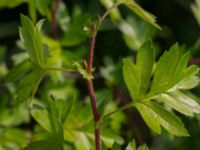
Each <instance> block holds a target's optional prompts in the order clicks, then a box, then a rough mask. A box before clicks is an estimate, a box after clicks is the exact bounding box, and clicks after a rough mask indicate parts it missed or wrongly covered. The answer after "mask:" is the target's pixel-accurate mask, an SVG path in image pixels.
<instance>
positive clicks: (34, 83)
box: [16, 68, 46, 103]
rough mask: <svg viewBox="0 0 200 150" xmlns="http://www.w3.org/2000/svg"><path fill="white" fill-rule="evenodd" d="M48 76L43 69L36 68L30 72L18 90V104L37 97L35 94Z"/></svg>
mask: <svg viewBox="0 0 200 150" xmlns="http://www.w3.org/2000/svg"><path fill="white" fill-rule="evenodd" d="M45 74H46V70H44V69H41V68H36V69H35V70H33V71H32V72H30V73H29V74H28V75H27V76H25V77H24V79H23V80H21V82H20V83H19V86H18V88H17V100H16V102H17V103H18V102H23V101H26V100H28V99H29V97H32V98H33V96H34V95H35V92H36V90H37V88H38V86H39V84H40V82H41V80H42V78H43V77H44V75H45Z"/></svg>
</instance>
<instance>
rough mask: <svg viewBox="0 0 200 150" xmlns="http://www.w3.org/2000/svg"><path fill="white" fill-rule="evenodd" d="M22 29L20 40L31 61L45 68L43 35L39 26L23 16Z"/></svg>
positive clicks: (20, 29)
mask: <svg viewBox="0 0 200 150" xmlns="http://www.w3.org/2000/svg"><path fill="white" fill-rule="evenodd" d="M21 24H22V27H20V28H19V32H20V38H21V41H22V43H23V44H24V47H25V49H26V50H27V52H28V54H29V56H30V59H31V61H32V62H33V63H34V64H36V65H39V66H41V67H43V66H44V56H43V50H42V42H41V35H40V33H39V29H38V27H37V26H34V24H33V22H32V21H31V20H30V19H29V18H28V17H26V16H24V15H21Z"/></svg>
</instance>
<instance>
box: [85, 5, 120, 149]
mask: <svg viewBox="0 0 200 150" xmlns="http://www.w3.org/2000/svg"><path fill="white" fill-rule="evenodd" d="M118 5H119V4H118V3H116V4H114V5H113V6H112V7H110V9H109V10H108V11H106V12H105V13H104V14H103V15H102V17H100V20H99V21H100V24H101V23H102V21H103V20H104V19H105V18H106V16H107V15H108V14H109V13H110V11H111V10H112V9H113V8H115V7H117V6H118ZM97 30H98V29H97V23H96V22H94V23H93V25H92V31H93V34H92V36H91V38H90V47H89V53H88V62H87V63H88V64H87V68H86V69H87V71H88V73H89V75H91V76H92V68H93V56H94V47H95V41H96V35H97ZM87 86H88V91H89V96H90V103H91V107H92V112H93V117H94V123H95V146H96V150H101V140H100V127H99V126H98V123H99V120H100V114H99V113H98V110H97V105H96V100H95V95H94V86H93V80H92V79H90V80H87Z"/></svg>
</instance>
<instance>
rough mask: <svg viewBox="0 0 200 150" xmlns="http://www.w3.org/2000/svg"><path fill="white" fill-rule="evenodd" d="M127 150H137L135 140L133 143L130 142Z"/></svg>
mask: <svg viewBox="0 0 200 150" xmlns="http://www.w3.org/2000/svg"><path fill="white" fill-rule="evenodd" d="M126 150H136V143H135V140H134V139H133V140H132V141H131V142H129V144H128V145H127V147H126Z"/></svg>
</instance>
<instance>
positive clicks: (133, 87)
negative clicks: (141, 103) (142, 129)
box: [123, 41, 155, 101]
mask: <svg viewBox="0 0 200 150" xmlns="http://www.w3.org/2000/svg"><path fill="white" fill-rule="evenodd" d="M154 57H155V54H154V49H153V47H152V43H151V41H147V42H145V43H144V44H143V45H142V46H141V48H140V49H139V50H138V54H137V59H136V65H135V64H133V63H132V61H131V60H130V59H124V61H123V76H124V81H125V83H126V85H127V87H128V90H129V93H130V94H131V97H132V99H134V100H136V101H137V100H138V99H139V98H141V97H144V96H145V95H146V93H147V90H148V88H149V82H150V78H151V74H152V69H153V65H154V59H155V58H154Z"/></svg>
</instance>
